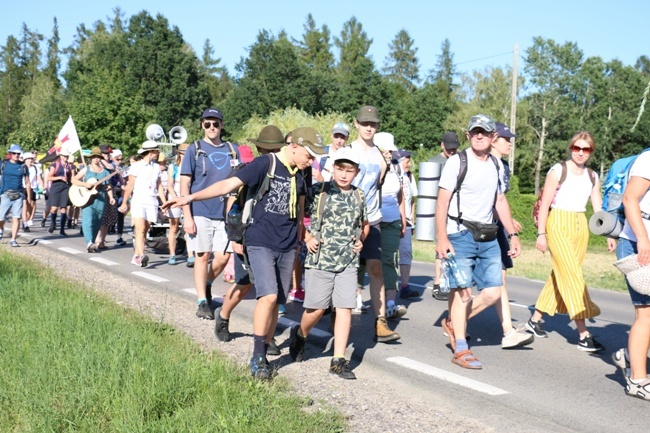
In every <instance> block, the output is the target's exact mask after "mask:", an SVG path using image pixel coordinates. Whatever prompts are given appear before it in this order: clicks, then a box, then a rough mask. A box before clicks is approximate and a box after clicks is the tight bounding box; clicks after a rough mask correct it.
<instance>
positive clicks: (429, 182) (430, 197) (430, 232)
mask: <svg viewBox="0 0 650 433" xmlns="http://www.w3.org/2000/svg"><path fill="white" fill-rule="evenodd" d="M441 171H442V164H439V163H437V162H428V161H426V162H421V163H420V169H419V171H418V176H419V178H418V203H417V207H416V213H415V239H417V240H419V241H435V240H436V202H437V201H438V182H439V181H440V172H441Z"/></svg>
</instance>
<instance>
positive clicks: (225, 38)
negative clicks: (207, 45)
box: [0, 0, 650, 77]
mask: <svg viewBox="0 0 650 433" xmlns="http://www.w3.org/2000/svg"><path fill="white" fill-rule="evenodd" d="M3 3H5V4H4V5H3V6H2V7H1V10H2V26H0V45H2V46H4V45H5V44H6V41H7V37H8V36H10V35H13V36H15V37H18V36H19V35H20V31H21V28H22V25H23V23H25V24H26V25H27V27H28V28H29V29H30V30H32V31H37V32H39V33H41V34H43V35H44V36H45V38H49V37H50V36H51V34H52V26H53V19H54V17H56V18H57V20H58V24H59V35H60V38H61V41H60V47H67V46H69V45H71V44H72V42H73V39H74V35H75V34H76V28H77V26H78V25H80V24H82V23H83V24H85V25H86V27H92V25H93V23H95V22H97V21H104V22H109V21H110V19H111V18H112V17H113V16H114V13H113V11H114V9H115V8H117V7H119V8H120V9H121V10H122V12H123V13H124V17H125V18H129V17H131V16H133V15H135V14H137V13H139V12H140V11H142V10H146V11H148V12H149V13H150V14H151V15H153V16H156V15H157V14H161V15H163V16H164V17H165V18H167V19H168V20H169V22H170V25H172V26H177V27H178V28H179V30H180V32H181V34H182V35H183V38H184V39H185V41H186V42H187V43H188V44H190V45H191V46H192V47H193V48H194V50H195V51H196V52H197V54H198V55H199V56H200V55H201V54H202V49H203V44H204V42H205V40H206V39H209V40H210V42H211V44H212V45H213V46H214V48H215V53H214V56H215V57H217V58H220V59H221V65H222V66H225V67H226V68H227V69H228V71H229V72H230V73H231V74H234V73H235V65H236V64H237V63H238V62H239V61H240V59H241V58H242V57H247V55H248V47H250V46H251V45H252V44H253V43H254V42H255V38H256V36H257V34H258V33H259V31H260V30H262V29H266V30H268V31H270V32H271V33H272V34H274V35H277V34H278V33H279V32H280V31H282V30H285V31H286V32H287V34H288V35H289V36H290V37H293V38H295V39H301V38H302V34H303V32H304V29H303V26H304V24H305V21H306V17H307V15H308V14H309V13H311V14H312V16H313V17H314V20H315V21H316V26H317V27H319V28H320V27H321V26H322V25H323V24H325V25H327V26H328V27H329V29H330V32H331V35H332V37H334V36H338V35H340V32H341V30H342V28H343V23H344V22H346V21H348V20H349V19H350V18H351V17H353V16H354V17H356V18H357V20H358V21H359V22H361V24H362V25H363V29H364V30H365V31H366V33H367V34H368V37H369V38H371V39H372V40H373V42H372V45H371V46H370V52H369V54H370V55H371V56H372V58H373V60H374V61H375V64H376V66H377V67H378V68H381V67H383V66H384V62H385V59H386V56H387V55H388V53H389V48H388V46H389V44H390V42H391V41H392V40H393V39H394V37H395V35H396V34H397V33H398V32H399V31H400V30H402V29H404V30H406V31H407V32H408V33H409V35H410V36H411V38H412V39H413V40H414V45H415V47H417V49H418V51H417V56H418V59H419V63H420V76H421V77H424V76H426V75H427V73H428V72H429V71H430V70H431V69H432V68H433V67H434V66H435V63H436V58H437V56H438V55H439V54H440V52H441V48H440V47H441V44H442V42H443V41H444V40H445V39H449V41H450V44H451V45H450V46H451V51H452V53H453V55H454V62H455V63H456V67H457V71H458V72H470V71H473V70H482V69H484V68H486V67H489V66H492V67H499V66H506V65H512V64H513V52H514V46H515V44H518V48H519V60H518V68H519V70H520V71H521V70H522V68H523V58H524V56H525V50H526V48H528V47H530V46H531V44H532V40H533V38H534V37H536V36H541V37H543V38H547V39H552V40H554V41H555V42H557V43H560V44H562V43H565V42H575V43H576V44H577V45H578V47H579V48H580V49H581V50H582V51H583V53H584V57H585V58H587V57H590V56H600V57H601V58H602V59H603V60H605V61H609V60H613V59H616V58H617V59H619V60H621V61H622V62H623V63H624V64H626V65H632V66H633V65H634V64H635V62H636V60H637V58H638V57H639V56H641V55H647V56H649V57H650V25H648V17H649V16H650V1H648V0H621V1H618V2H611V1H604V0H589V1H587V0H562V1H558V0H546V1H543V2H532V1H525V0H523V1H522V0H519V1H510V0H507V1H506V0H504V1H498V0H493V1H492V2H485V1H468V0H452V1H449V0H447V1H444V2H440V1H436V0H430V1H416V0H400V1H384V0H374V1H368V0H356V1H340V0H329V1H309V0H303V1H295V2H294V1H286V0H276V1H259V0H235V1H228V2H207V1H201V2H199V1H195V0H184V1H179V0H174V1H171V0H158V1H152V0H149V1H142V0H129V1H126V0H122V1H111V0H108V1H88V0H49V1H46V0H30V1H6V2H3ZM332 42H333V38H332ZM332 49H333V52H334V53H335V56H338V51H337V50H336V48H335V47H334V46H333V48H332ZM520 73H521V72H520Z"/></svg>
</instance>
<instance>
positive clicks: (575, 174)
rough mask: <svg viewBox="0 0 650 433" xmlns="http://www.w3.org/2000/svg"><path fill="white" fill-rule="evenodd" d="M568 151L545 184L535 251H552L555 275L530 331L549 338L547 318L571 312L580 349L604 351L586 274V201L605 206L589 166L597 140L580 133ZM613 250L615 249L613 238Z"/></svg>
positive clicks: (596, 206) (610, 242)
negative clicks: (592, 328) (592, 329)
mask: <svg viewBox="0 0 650 433" xmlns="http://www.w3.org/2000/svg"><path fill="white" fill-rule="evenodd" d="M568 150H569V156H570V157H569V159H568V160H567V161H565V162H564V163H558V164H555V165H554V166H553V167H551V169H550V170H549V172H548V174H547V175H546V182H545V183H544V190H543V192H542V203H541V206H540V210H539V217H538V222H539V223H538V226H539V228H538V233H537V244H536V247H537V249H538V250H540V251H541V252H542V253H545V252H546V250H547V249H548V250H549V251H550V252H551V266H552V271H551V275H550V276H549V278H548V280H547V281H546V284H545V285H544V288H543V289H542V293H541V294H540V295H539V298H538V299H537V302H536V303H535V312H534V313H533V316H532V317H531V318H530V320H529V321H528V323H527V324H526V328H527V329H528V330H529V331H530V332H532V333H533V334H534V335H535V336H536V337H540V338H546V337H548V334H547V333H546V331H545V330H544V328H543V326H542V322H541V320H542V315H543V314H544V313H546V314H549V315H551V316H552V315H554V314H555V313H560V314H568V315H569V317H570V318H571V320H573V321H574V322H575V323H576V328H577V330H578V333H579V334H580V335H579V342H578V346H577V347H578V349H579V350H582V351H585V352H596V351H599V350H603V349H604V348H605V347H604V346H603V345H602V344H600V343H599V342H598V341H596V339H595V338H594V337H593V336H592V335H591V334H590V333H589V331H588V330H587V327H586V325H585V320H586V319H590V318H592V317H596V316H598V315H599V314H600V308H598V306H597V305H596V304H595V303H594V302H593V301H592V300H591V298H590V297H589V292H588V291H587V285H586V284H585V280H584V276H583V274H582V263H583V262H584V259H585V255H586V253H587V243H588V241H589V228H588V225H587V218H586V217H585V210H586V208H587V206H586V205H587V201H588V200H591V205H592V207H593V208H594V209H600V208H601V205H602V202H603V199H602V197H601V195H600V180H599V179H598V176H597V175H596V173H595V172H594V171H593V170H591V169H589V168H587V162H588V161H589V158H590V156H591V154H592V153H593V152H594V151H595V150H596V142H595V141H594V138H593V136H592V135H591V134H590V133H589V132H586V131H583V132H579V133H577V134H576V135H574V136H573V138H572V139H571V141H570V142H569V146H568ZM563 172H564V173H563ZM563 178H564V181H563V182H560V180H561V179H563ZM608 247H609V251H610V252H612V251H614V249H615V242H614V241H613V240H612V239H609V240H608Z"/></svg>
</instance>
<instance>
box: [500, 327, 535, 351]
mask: <svg viewBox="0 0 650 433" xmlns="http://www.w3.org/2000/svg"><path fill="white" fill-rule="evenodd" d="M533 341H535V336H534V335H533V334H530V333H528V332H526V330H525V328H516V329H515V328H513V329H511V330H510V332H508V334H506V335H504V336H503V338H502V339H501V348H502V349H515V348H517V347H524V346H528V345H529V344H530V343H532V342H533Z"/></svg>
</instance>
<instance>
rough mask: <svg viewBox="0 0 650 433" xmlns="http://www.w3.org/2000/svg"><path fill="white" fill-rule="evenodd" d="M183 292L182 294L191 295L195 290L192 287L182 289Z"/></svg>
mask: <svg viewBox="0 0 650 433" xmlns="http://www.w3.org/2000/svg"><path fill="white" fill-rule="evenodd" d="M183 291H184V292H187V293H191V294H195V293H196V289H195V288H194V287H191V288H187V289H183Z"/></svg>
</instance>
